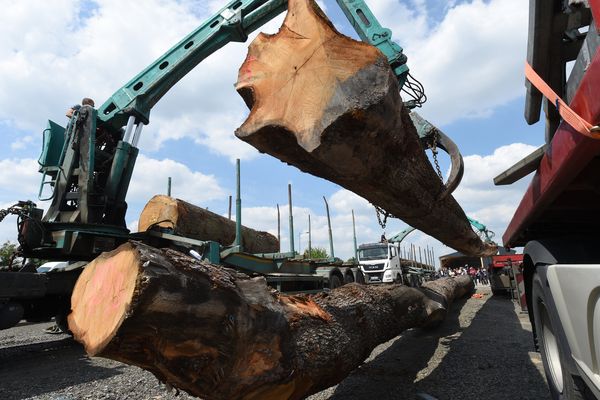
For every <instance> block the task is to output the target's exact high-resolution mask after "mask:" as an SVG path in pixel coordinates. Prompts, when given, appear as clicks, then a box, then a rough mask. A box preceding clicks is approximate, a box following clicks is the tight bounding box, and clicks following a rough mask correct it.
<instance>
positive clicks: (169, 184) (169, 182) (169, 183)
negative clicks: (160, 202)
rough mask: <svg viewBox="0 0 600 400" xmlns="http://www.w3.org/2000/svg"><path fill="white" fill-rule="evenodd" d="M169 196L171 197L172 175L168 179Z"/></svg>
mask: <svg viewBox="0 0 600 400" xmlns="http://www.w3.org/2000/svg"><path fill="white" fill-rule="evenodd" d="M167 196H169V197H171V177H169V179H167Z"/></svg>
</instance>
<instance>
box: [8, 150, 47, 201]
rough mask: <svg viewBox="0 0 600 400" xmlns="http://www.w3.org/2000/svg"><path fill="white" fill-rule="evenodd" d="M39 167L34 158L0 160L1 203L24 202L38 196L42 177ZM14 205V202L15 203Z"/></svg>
mask: <svg viewBox="0 0 600 400" xmlns="http://www.w3.org/2000/svg"><path fill="white" fill-rule="evenodd" d="M38 168H39V165H38V163H37V160H34V159H33V158H23V159H16V158H7V159H4V160H0V201H2V202H10V201H12V200H11V198H10V197H11V196H12V197H14V200H24V199H22V198H20V196H27V197H28V198H32V197H33V196H34V195H36V194H37V192H38V188H39V184H40V179H41V175H40V174H39V173H38ZM13 203H14V202H13Z"/></svg>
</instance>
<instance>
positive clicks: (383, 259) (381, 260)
mask: <svg viewBox="0 0 600 400" xmlns="http://www.w3.org/2000/svg"><path fill="white" fill-rule="evenodd" d="M358 266H359V268H360V270H361V271H362V273H363V274H364V276H365V283H367V284H369V283H394V282H395V283H401V282H402V267H401V264H400V254H399V251H398V245H397V244H395V243H388V242H382V243H367V244H361V245H360V246H359V247H358Z"/></svg>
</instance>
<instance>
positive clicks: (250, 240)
mask: <svg viewBox="0 0 600 400" xmlns="http://www.w3.org/2000/svg"><path fill="white" fill-rule="evenodd" d="M155 225H157V226H159V227H161V228H169V229H172V230H173V232H174V233H175V234H176V235H180V236H185V237H188V238H192V239H198V240H212V241H215V242H218V243H220V244H222V245H223V246H229V245H231V244H233V242H234V240H235V222H234V221H231V220H229V219H227V218H225V217H222V216H220V215H219V214H215V213H213V212H210V211H208V210H206V209H204V208H200V207H197V206H195V205H193V204H190V203H188V202H185V201H183V200H179V199H174V198H172V197H169V196H164V195H156V196H154V197H153V198H152V199H150V201H149V202H148V203H147V204H146V206H145V207H144V209H143V210H142V213H141V214H140V219H139V224H138V230H139V231H140V232H144V231H146V230H147V229H149V228H150V227H153V226H155ZM242 244H243V247H244V251H246V252H248V253H253V254H256V253H277V252H278V251H279V241H278V240H277V238H276V237H275V236H273V235H271V234H270V233H268V232H262V231H256V230H254V229H250V228H247V227H245V226H242Z"/></svg>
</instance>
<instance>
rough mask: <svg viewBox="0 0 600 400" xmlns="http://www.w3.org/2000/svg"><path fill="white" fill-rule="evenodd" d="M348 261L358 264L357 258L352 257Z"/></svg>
mask: <svg viewBox="0 0 600 400" xmlns="http://www.w3.org/2000/svg"><path fill="white" fill-rule="evenodd" d="M346 262H349V263H352V264H356V258H354V257H350V258H349V259H348V260H347V261H346Z"/></svg>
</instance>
